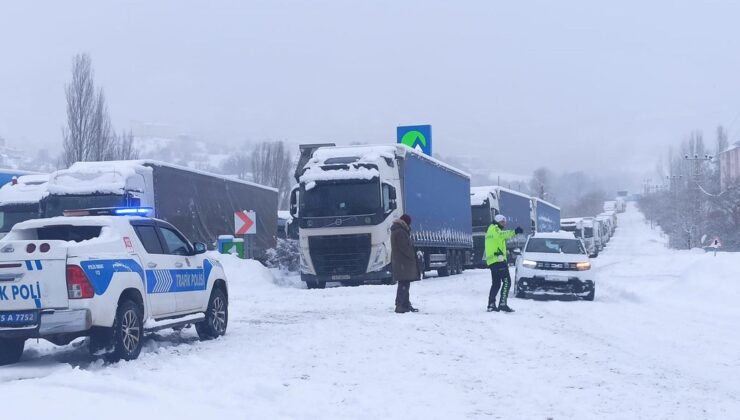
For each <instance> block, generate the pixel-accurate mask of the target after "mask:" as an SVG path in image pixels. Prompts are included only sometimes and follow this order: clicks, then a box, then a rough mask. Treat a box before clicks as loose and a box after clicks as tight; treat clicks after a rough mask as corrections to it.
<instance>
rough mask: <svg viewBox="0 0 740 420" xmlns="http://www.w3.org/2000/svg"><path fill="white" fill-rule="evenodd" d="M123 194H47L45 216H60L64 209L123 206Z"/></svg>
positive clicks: (124, 202)
mask: <svg viewBox="0 0 740 420" xmlns="http://www.w3.org/2000/svg"><path fill="white" fill-rule="evenodd" d="M125 205H126V198H125V197H124V196H123V195H113V194H111V195H55V196H49V197H48V198H47V199H46V203H45V211H44V213H45V215H46V217H54V216H62V215H63V214H64V210H78V209H95V208H105V207H123V206H125Z"/></svg>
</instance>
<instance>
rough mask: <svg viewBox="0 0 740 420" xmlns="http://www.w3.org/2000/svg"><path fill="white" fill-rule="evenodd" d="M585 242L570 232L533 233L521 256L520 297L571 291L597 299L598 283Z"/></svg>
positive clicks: (517, 280)
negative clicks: (592, 270)
mask: <svg viewBox="0 0 740 420" xmlns="http://www.w3.org/2000/svg"><path fill="white" fill-rule="evenodd" d="M591 273H592V272H591V261H590V260H589V258H588V254H587V253H586V249H585V248H584V246H583V242H581V240H580V239H578V238H576V237H575V236H574V235H573V234H572V233H570V232H552V233H537V234H535V235H533V236H530V237H529V239H528V240H527V244H526V245H525V246H524V252H522V254H521V256H520V257H519V258H518V259H517V264H516V275H515V286H514V290H515V293H516V297H518V298H527V297H533V296H549V295H569V296H577V297H580V298H582V299H585V300H594V295H595V292H596V284H595V282H594V279H593V277H592V275H591Z"/></svg>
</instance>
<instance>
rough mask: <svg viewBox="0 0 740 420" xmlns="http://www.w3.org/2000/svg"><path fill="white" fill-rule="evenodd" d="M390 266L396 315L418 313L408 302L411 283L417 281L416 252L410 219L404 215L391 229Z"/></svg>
mask: <svg viewBox="0 0 740 420" xmlns="http://www.w3.org/2000/svg"><path fill="white" fill-rule="evenodd" d="M391 265H392V270H393V280H395V281H396V282H398V290H397V292H396V313H399V314H402V313H405V312H418V311H419V310H418V309H416V308H414V307H413V306H411V302H409V289H410V287H411V282H412V281H416V280H419V267H418V265H417V263H416V251H415V250H414V244H413V242H412V241H411V217H410V216H409V215H408V214H404V215H403V216H401V218H400V219H398V220H395V221H394V222H393V226H392V227H391Z"/></svg>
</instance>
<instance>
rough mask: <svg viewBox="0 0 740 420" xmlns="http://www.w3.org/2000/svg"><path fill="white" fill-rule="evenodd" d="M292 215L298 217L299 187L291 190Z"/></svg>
mask: <svg viewBox="0 0 740 420" xmlns="http://www.w3.org/2000/svg"><path fill="white" fill-rule="evenodd" d="M290 215H291V216H292V217H294V218H295V217H298V188H293V189H292V190H291V191H290Z"/></svg>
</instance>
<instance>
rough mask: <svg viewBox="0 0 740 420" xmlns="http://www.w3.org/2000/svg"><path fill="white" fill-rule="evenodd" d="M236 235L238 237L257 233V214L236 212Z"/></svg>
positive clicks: (245, 211)
mask: <svg viewBox="0 0 740 420" xmlns="http://www.w3.org/2000/svg"><path fill="white" fill-rule="evenodd" d="M234 233H235V234H236V235H254V234H255V233H257V214H256V213H255V212H254V211H247V210H244V211H237V212H234Z"/></svg>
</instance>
